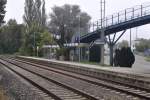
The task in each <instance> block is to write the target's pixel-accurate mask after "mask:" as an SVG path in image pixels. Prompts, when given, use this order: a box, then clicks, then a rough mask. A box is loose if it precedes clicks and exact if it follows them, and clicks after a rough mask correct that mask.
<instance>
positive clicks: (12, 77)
mask: <svg viewBox="0 0 150 100" xmlns="http://www.w3.org/2000/svg"><path fill="white" fill-rule="evenodd" d="M0 86H2V88H3V89H4V91H5V94H6V95H7V96H8V97H9V100H44V97H43V96H42V95H41V94H40V93H38V92H39V91H37V88H35V87H34V86H32V85H31V84H29V83H28V82H27V81H25V80H24V79H22V78H21V77H20V76H18V75H16V74H15V73H13V72H12V71H10V70H9V69H7V68H5V67H4V66H3V65H1V64H0Z"/></svg>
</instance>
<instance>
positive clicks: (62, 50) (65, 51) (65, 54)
mask: <svg viewBox="0 0 150 100" xmlns="http://www.w3.org/2000/svg"><path fill="white" fill-rule="evenodd" d="M69 51H70V49H69V48H65V47H63V48H59V49H57V50H56V59H59V58H60V56H63V57H64V60H69Z"/></svg>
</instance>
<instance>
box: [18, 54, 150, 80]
mask: <svg viewBox="0 0 150 100" xmlns="http://www.w3.org/2000/svg"><path fill="white" fill-rule="evenodd" d="M20 57H23V58H29V59H35V60H41V61H47V62H54V63H58V64H62V65H63V64H65V65H66V64H67V65H69V67H83V68H86V69H87V68H88V69H90V70H104V71H109V72H115V73H119V74H130V75H135V76H139V77H144V78H148V79H149V81H150V68H147V69H146V68H144V69H141V68H135V66H134V68H127V67H112V66H100V65H91V64H83V63H78V62H69V61H58V60H50V59H45V58H35V57H24V56H20Z"/></svg>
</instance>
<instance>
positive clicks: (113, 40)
mask: <svg viewBox="0 0 150 100" xmlns="http://www.w3.org/2000/svg"><path fill="white" fill-rule="evenodd" d="M125 32H126V30H124V31H123V32H122V33H121V34H120V36H119V37H118V38H117V40H115V38H116V33H115V34H114V36H113V39H112V40H111V37H110V35H108V39H109V40H107V39H106V42H107V44H108V46H109V50H110V65H111V66H113V63H114V55H113V54H114V51H113V49H114V45H115V44H116V43H117V42H118V40H119V39H120V38H121V37H122V36H123V34H124V33H125Z"/></svg>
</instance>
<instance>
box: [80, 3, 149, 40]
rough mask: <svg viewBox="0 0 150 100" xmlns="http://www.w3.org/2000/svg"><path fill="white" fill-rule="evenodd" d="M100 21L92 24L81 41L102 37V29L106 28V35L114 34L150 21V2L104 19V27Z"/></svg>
mask: <svg viewBox="0 0 150 100" xmlns="http://www.w3.org/2000/svg"><path fill="white" fill-rule="evenodd" d="M100 23H101V22H100V21H97V22H96V23H94V24H92V26H91V28H90V30H91V32H89V33H88V34H86V35H83V36H81V37H80V42H81V43H90V42H93V41H95V40H97V39H98V38H100V36H101V35H100V34H101V32H102V31H101V30H102V28H103V29H104V35H105V36H107V35H110V34H114V33H117V32H120V31H124V30H127V29H130V28H134V27H137V26H142V25H145V24H149V23H150V3H147V4H143V5H139V6H135V7H133V8H128V9H125V10H124V11H121V12H118V13H116V14H113V15H111V16H108V17H106V18H105V19H103V24H104V27H101V25H100Z"/></svg>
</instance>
